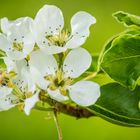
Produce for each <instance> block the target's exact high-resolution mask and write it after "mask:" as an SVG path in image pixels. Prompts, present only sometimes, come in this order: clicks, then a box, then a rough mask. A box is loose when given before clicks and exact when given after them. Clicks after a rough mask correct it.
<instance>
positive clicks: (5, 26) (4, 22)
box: [1, 17, 9, 34]
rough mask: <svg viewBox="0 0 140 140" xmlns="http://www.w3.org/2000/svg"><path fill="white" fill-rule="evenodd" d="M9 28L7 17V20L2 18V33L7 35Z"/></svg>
mask: <svg viewBox="0 0 140 140" xmlns="http://www.w3.org/2000/svg"><path fill="white" fill-rule="evenodd" d="M8 27H9V22H8V19H7V18H6V17H5V18H2V19H1V30H2V32H3V33H5V34H7V32H8Z"/></svg>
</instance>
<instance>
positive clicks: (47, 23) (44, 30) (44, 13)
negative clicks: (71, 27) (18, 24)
mask: <svg viewBox="0 0 140 140" xmlns="http://www.w3.org/2000/svg"><path fill="white" fill-rule="evenodd" d="M63 26H64V19H63V14H62V12H61V10H60V9H59V8H58V7H56V6H54V5H44V6H43V7H42V8H41V9H40V10H39V11H38V13H37V15H36V17H35V21H34V27H35V30H36V31H35V32H36V33H37V34H39V35H40V34H42V35H43V34H44V35H45V36H46V35H52V34H57V33H59V31H61V29H62V28H63Z"/></svg>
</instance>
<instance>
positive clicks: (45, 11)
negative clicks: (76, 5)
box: [33, 5, 96, 54]
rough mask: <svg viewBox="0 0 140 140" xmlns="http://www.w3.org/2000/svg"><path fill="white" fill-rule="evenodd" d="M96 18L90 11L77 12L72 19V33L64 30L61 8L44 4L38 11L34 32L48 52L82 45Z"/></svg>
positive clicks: (40, 44) (62, 50)
mask: <svg viewBox="0 0 140 140" xmlns="http://www.w3.org/2000/svg"><path fill="white" fill-rule="evenodd" d="M95 23H96V19H95V18H94V17H93V16H91V15H90V14H89V13H87V12H84V11H80V12H77V13H76V14H75V15H74V16H73V17H72V19H71V33H70V32H68V30H64V18H63V14H62V12H61V10H60V9H59V8H58V7H56V6H53V5H45V6H43V7H42V8H41V9H40V10H39V11H38V13H37V15H36V17H35V20H34V26H33V32H34V35H35V39H36V42H37V44H38V46H39V47H40V48H41V49H43V50H44V51H45V52H46V53H48V54H56V53H60V52H64V51H66V50H67V49H74V48H77V47H80V46H81V45H82V44H84V42H85V41H86V39H87V37H88V36H89V34H90V31H89V27H90V26H91V25H92V24H95Z"/></svg>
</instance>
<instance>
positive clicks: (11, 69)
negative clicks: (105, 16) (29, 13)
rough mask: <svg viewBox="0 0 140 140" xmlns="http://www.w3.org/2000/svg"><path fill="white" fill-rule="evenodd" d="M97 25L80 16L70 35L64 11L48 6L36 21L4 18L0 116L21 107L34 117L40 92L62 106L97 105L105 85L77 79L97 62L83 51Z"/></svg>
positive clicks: (75, 18) (85, 15) (0, 46)
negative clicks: (66, 104) (93, 26)
mask: <svg viewBox="0 0 140 140" xmlns="http://www.w3.org/2000/svg"><path fill="white" fill-rule="evenodd" d="M95 23H96V19H95V18H94V17H93V16H91V15H90V14H89V13H87V12H84V11H80V12H77V13H76V14H75V15H74V16H73V17H72V19H71V32H69V31H68V30H66V29H65V28H64V19H63V15H62V12H61V10H60V9H59V8H58V7H56V6H53V5H45V6H43V7H42V8H41V9H40V10H39V11H38V13H37V15H36V16H35V18H34V19H32V18H30V17H22V18H18V19H16V20H14V21H9V20H8V19H7V18H2V19H1V31H2V33H0V49H1V51H2V52H3V53H4V55H3V56H2V57H1V59H3V61H4V63H5V64H6V67H1V69H0V111H4V110H8V109H10V108H12V107H15V106H18V107H19V108H20V109H21V110H23V111H24V112H25V113H26V114H27V115H29V114H30V111H31V109H32V108H33V107H34V105H35V104H36V103H37V102H39V101H40V98H39V94H40V91H44V92H45V94H46V95H47V96H49V97H50V98H52V99H54V100H56V101H58V102H65V101H71V102H74V103H76V104H77V105H80V106H90V105H92V104H94V103H95V102H96V101H97V99H98V98H99V96H100V86H99V85H98V84H97V83H95V82H92V81H86V80H80V81H79V80H78V78H79V77H80V76H81V75H82V74H83V73H84V72H85V71H86V70H87V69H88V68H89V67H90V65H91V62H92V57H91V55H90V53H89V52H88V51H87V50H86V49H84V48H82V47H81V46H82V45H83V44H84V43H85V41H86V39H87V37H88V36H89V34H90V31H89V28H90V26H91V25H93V24H95Z"/></svg>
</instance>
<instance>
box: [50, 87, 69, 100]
mask: <svg viewBox="0 0 140 140" xmlns="http://www.w3.org/2000/svg"><path fill="white" fill-rule="evenodd" d="M48 94H49V95H50V97H51V98H52V99H54V100H56V101H58V102H64V101H66V100H68V99H69V98H68V97H67V96H64V95H62V94H61V93H60V92H59V90H50V89H48Z"/></svg>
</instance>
